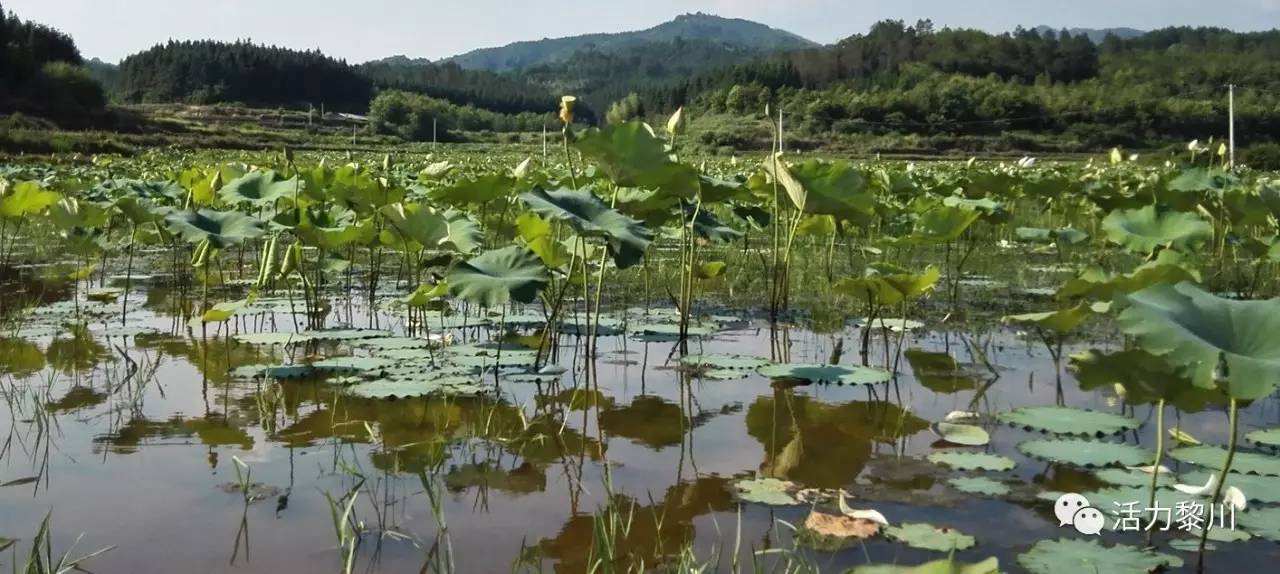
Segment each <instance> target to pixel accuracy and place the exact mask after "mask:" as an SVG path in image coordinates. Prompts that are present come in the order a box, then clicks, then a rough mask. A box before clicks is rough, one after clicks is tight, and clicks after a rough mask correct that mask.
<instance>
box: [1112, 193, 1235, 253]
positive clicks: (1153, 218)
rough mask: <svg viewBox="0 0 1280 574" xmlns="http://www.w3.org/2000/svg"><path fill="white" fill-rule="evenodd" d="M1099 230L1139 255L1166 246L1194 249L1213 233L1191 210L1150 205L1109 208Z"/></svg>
mask: <svg viewBox="0 0 1280 574" xmlns="http://www.w3.org/2000/svg"><path fill="white" fill-rule="evenodd" d="M1102 230H1103V231H1105V232H1106V233H1107V238H1108V239H1110V240H1111V241H1112V242H1114V243H1116V244H1117V245H1120V246H1121V247H1124V248H1125V249H1128V250H1129V251H1132V252H1134V253H1138V254H1141V255H1146V254H1148V253H1151V252H1152V251H1155V249H1156V248H1158V247H1168V248H1172V249H1178V250H1182V251H1188V250H1191V249H1194V248H1195V247H1197V246H1199V245H1200V244H1202V243H1204V242H1205V241H1208V240H1209V238H1210V237H1212V236H1213V226H1212V225H1210V224H1209V222H1207V221H1205V220H1203V219H1201V218H1200V216H1198V215H1196V214H1194V213H1184V212H1180V211H1157V209H1156V207H1155V206H1154V205H1148V206H1146V207H1142V208H1138V209H1125V210H1117V211H1113V212H1111V213H1110V214H1109V215H1107V217H1106V218H1105V219H1103V220H1102Z"/></svg>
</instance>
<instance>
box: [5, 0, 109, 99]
mask: <svg viewBox="0 0 1280 574" xmlns="http://www.w3.org/2000/svg"><path fill="white" fill-rule="evenodd" d="M83 63H84V60H83V58H81V57H80V50H78V49H77V48H76V43H75V41H74V40H72V39H71V37H70V36H68V35H66V34H63V33H62V32H59V31H58V30H55V29H53V28H50V27H48V26H44V25H41V24H39V23H36V22H30V21H26V20H22V19H21V18H19V17H18V16H17V15H15V14H13V13H8V12H5V10H4V7H3V6H0V110H10V111H26V112H31V113H37V114H41V115H50V116H53V115H68V114H81V113H84V112H94V111H98V110H100V109H101V108H102V106H103V102H104V100H103V93H102V88H101V87H100V86H98V84H97V83H96V82H95V81H94V80H93V78H92V77H91V76H90V75H89V73H88V71H87V70H85V69H84V68H83V67H82V64H83Z"/></svg>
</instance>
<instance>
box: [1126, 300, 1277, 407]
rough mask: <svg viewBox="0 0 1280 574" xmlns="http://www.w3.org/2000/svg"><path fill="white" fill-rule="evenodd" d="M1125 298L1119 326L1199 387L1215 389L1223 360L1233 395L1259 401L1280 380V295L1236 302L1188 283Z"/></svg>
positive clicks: (1270, 391)
mask: <svg viewBox="0 0 1280 574" xmlns="http://www.w3.org/2000/svg"><path fill="white" fill-rule="evenodd" d="M1124 300H1125V301H1126V302H1127V304H1128V307H1127V308H1126V309H1125V310H1124V311H1123V312H1122V313H1120V316H1119V324H1120V329H1121V330H1122V331H1124V332H1125V333H1126V334H1128V335H1130V336H1132V337H1134V338H1135V339H1136V340H1137V342H1138V344H1139V345H1141V346H1142V347H1143V348H1144V349H1146V350H1147V351H1149V352H1151V353H1152V354H1153V355H1158V356H1160V357H1162V358H1164V359H1165V360H1166V361H1168V362H1169V363H1170V364H1173V365H1175V366H1177V367H1178V368H1179V370H1180V371H1181V372H1183V373H1185V374H1186V375H1187V376H1189V377H1190V378H1191V382H1192V383H1193V384H1195V385H1196V386H1198V387H1201V388H1205V389H1213V388H1216V387H1217V386H1218V376H1217V374H1218V372H1219V370H1220V369H1219V364H1220V362H1221V364H1222V365H1223V368H1222V370H1223V374H1225V375H1226V376H1225V379H1226V382H1225V385H1224V387H1225V391H1226V393H1227V394H1228V395H1230V396H1231V397H1233V398H1236V399H1239V400H1246V401H1251V400H1256V399H1260V398H1263V397H1266V396H1268V395H1270V394H1271V393H1272V392H1273V391H1274V390H1275V388H1276V384H1277V383H1280V299H1272V300H1267V301H1234V300H1230V299H1223V298H1221V297H1217V296H1215V295H1212V294H1210V293H1207V292H1205V291H1203V290H1201V289H1200V288H1199V287H1196V286H1195V285H1193V284H1191V283H1185V282H1184V283H1179V284H1178V285H1155V286H1152V287H1148V288H1146V289H1143V290H1142V291H1139V292H1137V293H1134V294H1132V295H1129V296H1127V297H1125V298H1124Z"/></svg>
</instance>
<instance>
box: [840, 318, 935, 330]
mask: <svg viewBox="0 0 1280 574" xmlns="http://www.w3.org/2000/svg"><path fill="white" fill-rule="evenodd" d="M868 323H870V324H871V328H873V329H888V330H890V331H892V332H894V333H901V332H903V331H915V330H917V329H923V328H924V323H921V322H920V321H914V320H911V319H896V318H892V317H886V318H876V319H874V320H872V319H868V318H866V317H863V318H861V319H858V320H857V321H854V324H856V325H857V326H858V327H866V326H867V324H868Z"/></svg>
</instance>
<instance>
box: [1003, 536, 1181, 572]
mask: <svg viewBox="0 0 1280 574" xmlns="http://www.w3.org/2000/svg"><path fill="white" fill-rule="evenodd" d="M1018 564H1019V565H1020V566H1022V567H1023V568H1026V569H1027V571H1028V572H1031V574H1079V573H1080V572H1092V573H1093V574H1148V573H1149V572H1154V571H1156V570H1161V569H1164V568H1179V567H1181V566H1182V559H1181V558H1178V557H1177V556H1170V555H1168V554H1161V553H1159V552H1152V551H1149V550H1143V549H1141V548H1138V547H1136V546H1128V545H1125V544H1117V545H1115V546H1111V547H1107V546H1103V545H1102V544H1101V543H1099V542H1098V541H1096V540H1081V539H1076V538H1059V539H1057V540H1042V541H1040V542H1037V543H1035V545H1034V546H1032V547H1031V549H1030V550H1028V551H1027V552H1025V553H1023V554H1020V555H1018Z"/></svg>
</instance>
